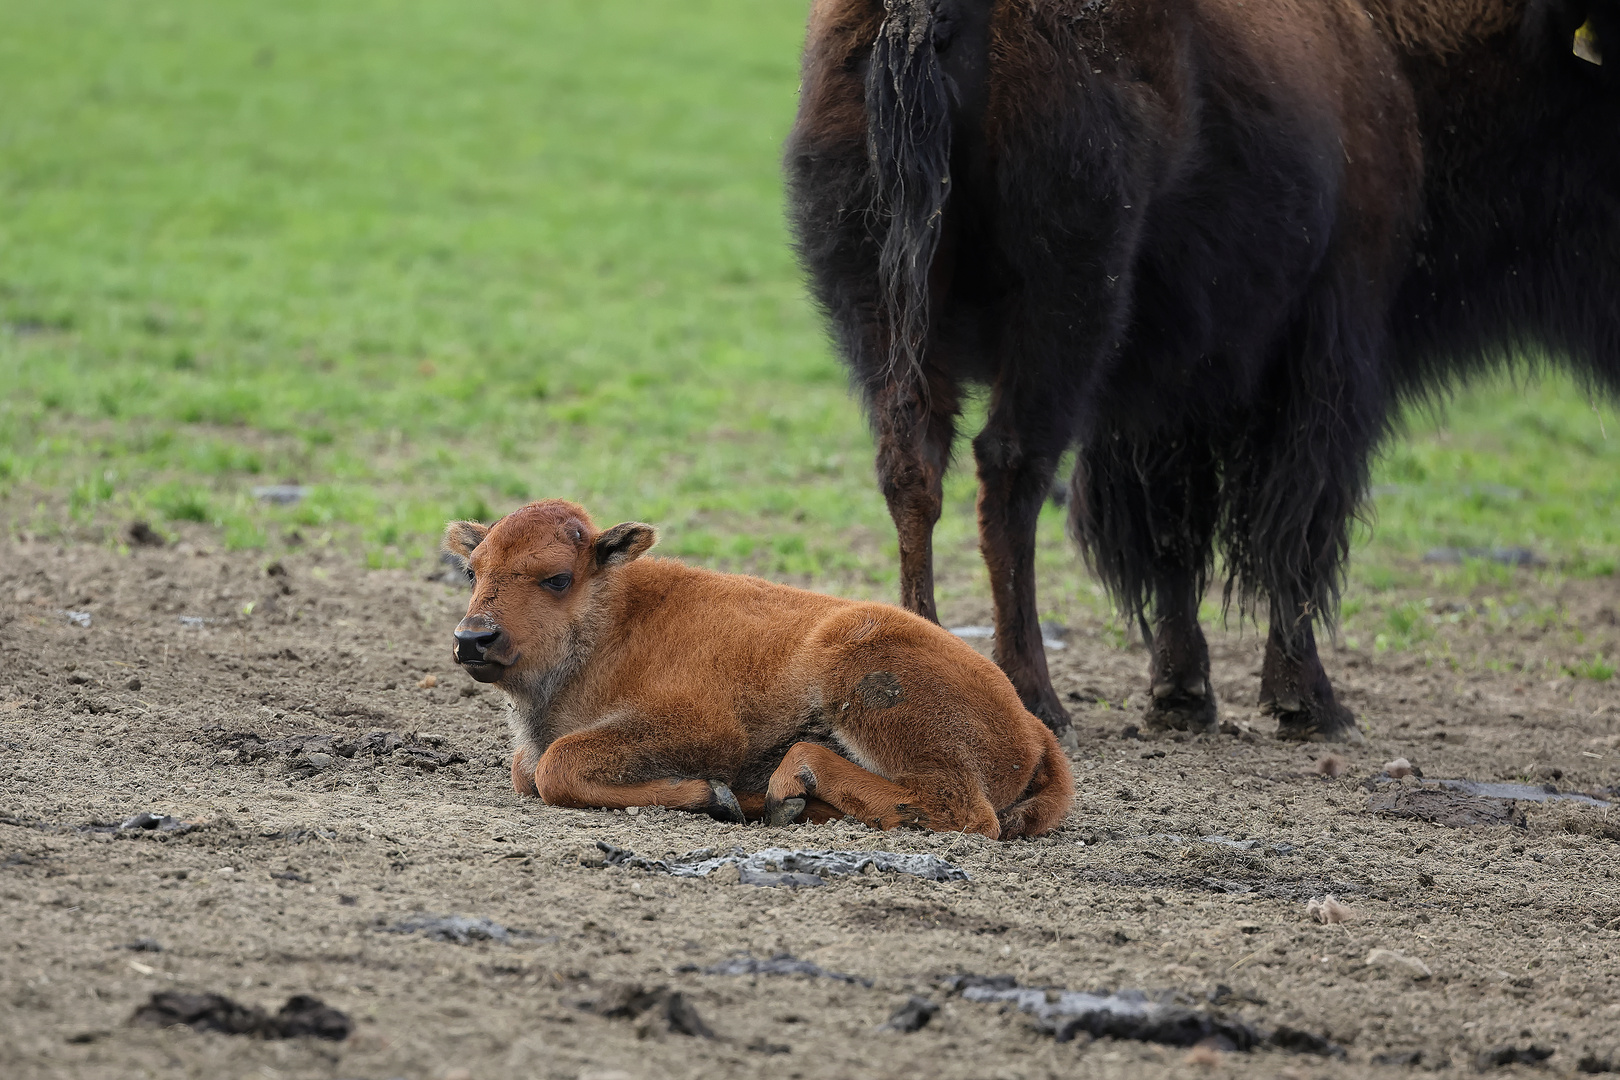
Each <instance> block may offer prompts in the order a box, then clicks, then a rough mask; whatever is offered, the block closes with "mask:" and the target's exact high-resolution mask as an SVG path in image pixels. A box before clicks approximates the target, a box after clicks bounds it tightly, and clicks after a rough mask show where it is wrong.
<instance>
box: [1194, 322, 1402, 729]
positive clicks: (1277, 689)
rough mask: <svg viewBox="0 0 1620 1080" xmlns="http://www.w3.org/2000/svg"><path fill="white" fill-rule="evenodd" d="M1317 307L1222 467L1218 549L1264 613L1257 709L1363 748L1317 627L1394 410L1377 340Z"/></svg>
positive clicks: (1333, 600) (1280, 723)
mask: <svg viewBox="0 0 1620 1080" xmlns="http://www.w3.org/2000/svg"><path fill="white" fill-rule="evenodd" d="M1352 295H1353V293H1352ZM1316 304H1317V309H1318V310H1317V314H1318V316H1319V317H1317V318H1315V319H1313V320H1311V322H1310V325H1309V329H1308V330H1307V331H1306V333H1305V335H1304V337H1303V344H1304V346H1305V347H1304V348H1303V349H1302V350H1300V352H1299V353H1298V354H1297V355H1294V356H1290V357H1287V358H1286V359H1284V360H1283V361H1282V362H1281V364H1280V366H1279V368H1278V370H1277V371H1276V372H1275V378H1274V379H1273V381H1272V386H1271V393H1270V395H1269V397H1270V400H1269V401H1263V402H1261V403H1260V406H1261V407H1260V408H1258V409H1256V410H1255V415H1256V422H1255V423H1254V424H1253V425H1252V427H1251V428H1250V430H1249V431H1248V432H1247V433H1246V434H1245V435H1244V436H1243V437H1242V438H1240V439H1239V440H1238V441H1237V443H1236V444H1235V445H1234V446H1233V448H1232V451H1231V452H1230V453H1229V454H1228V455H1227V458H1226V465H1227V472H1226V475H1225V478H1224V481H1225V482H1224V484H1223V496H1224V498H1225V500H1226V506H1225V513H1224V515H1223V517H1222V522H1221V529H1222V543H1223V547H1224V548H1225V551H1226V558H1227V562H1228V564H1229V565H1230V566H1231V567H1232V569H1233V571H1234V574H1235V576H1236V577H1237V578H1238V579H1239V580H1240V581H1241V582H1242V583H1243V590H1244V592H1245V593H1246V594H1247V595H1249V596H1253V595H1255V594H1257V593H1263V594H1264V595H1265V596H1266V597H1267V599H1268V601H1269V606H1270V614H1271V627H1270V630H1269V634H1268V637H1267V641H1266V657H1265V662H1264V664H1263V666H1262V669H1261V679H1260V706H1261V708H1262V709H1264V710H1265V711H1266V712H1268V713H1270V714H1271V715H1273V716H1275V717H1276V718H1277V737H1278V738H1281V739H1304V740H1312V741H1325V742H1362V741H1364V740H1363V737H1362V735H1361V732H1360V731H1359V730H1358V729H1357V728H1356V721H1355V717H1354V716H1353V715H1352V714H1351V712H1350V710H1348V709H1346V708H1345V707H1344V706H1343V705H1341V704H1339V702H1338V701H1337V700H1336V699H1335V697H1334V694H1333V686H1332V684H1331V683H1330V682H1329V681H1328V677H1327V674H1326V672H1324V671H1323V669H1322V661H1321V658H1320V657H1319V656H1318V655H1317V651H1316V635H1315V632H1314V627H1313V624H1314V623H1315V622H1317V621H1318V620H1322V619H1331V618H1332V617H1333V614H1334V610H1335V608H1336V606H1337V601H1338V589H1339V581H1340V580H1341V577H1342V574H1343V568H1344V564H1345V561H1346V559H1347V558H1348V557H1349V553H1350V522H1351V520H1352V518H1353V516H1354V514H1355V510H1356V506H1357V504H1358V502H1359V501H1360V498H1361V494H1362V492H1363V491H1364V490H1365V488H1366V483H1367V462H1368V458H1369V456H1370V454H1371V450H1372V447H1373V444H1374V443H1375V441H1376V439H1377V436H1378V434H1379V433H1380V432H1381V431H1382V429H1383V426H1384V415H1385V409H1386V408H1387V400H1386V398H1385V396H1384V395H1385V392H1386V391H1385V389H1384V387H1383V385H1382V382H1381V378H1380V368H1379V364H1380V361H1379V353H1378V348H1377V345H1376V339H1372V340H1371V341H1369V339H1368V337H1367V331H1366V330H1365V329H1363V328H1362V327H1361V325H1360V324H1358V323H1357V322H1356V321H1355V320H1354V319H1353V318H1350V317H1349V316H1350V315H1354V314H1356V309H1355V307H1354V305H1351V304H1348V303H1346V302H1342V300H1341V301H1340V302H1332V298H1331V297H1329V302H1325V303H1324V302H1322V301H1321V300H1320V299H1318V301H1316ZM1346 313H1348V315H1347V314H1346ZM1335 315H1337V316H1339V317H1338V318H1337V319H1335V318H1334V316H1335ZM1364 322H1366V323H1368V324H1373V325H1376V324H1374V323H1373V320H1372V319H1371V318H1370V317H1369V318H1367V319H1366V320H1364Z"/></svg>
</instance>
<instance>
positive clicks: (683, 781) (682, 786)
mask: <svg viewBox="0 0 1620 1080" xmlns="http://www.w3.org/2000/svg"><path fill="white" fill-rule="evenodd" d="M633 727H634V730H632V731H625V730H619V725H608V726H606V727H600V728H593V729H590V730H587V731H580V732H575V733H574V734H572V735H565V736H563V737H562V738H560V739H558V740H557V741H556V742H554V743H552V744H551V746H550V747H548V748H547V750H546V752H545V753H544V754H542V755H540V761H539V763H538V764H537V765H536V766H535V769H534V773H533V790H534V793H535V794H537V795H539V796H540V798H541V799H542V800H544V801H545V803H546V804H547V805H548V806H569V807H573V808H575V809H580V810H585V809H591V808H594V807H606V808H608V809H611V810H622V809H624V808H626V807H630V806H664V807H668V808H669V809H671V810H691V811H694V812H697V813H704V814H708V815H710V816H711V817H715V818H718V819H719V820H721V821H730V822H736V823H739V824H740V823H742V822H743V821H745V820H747V819H746V817H745V815H744V814H743V810H742V807H741V805H740V804H739V803H738V802H737V796H736V795H735V794H733V792H732V790H731V787H730V785H728V784H727V783H726V782H725V781H724V780H721V779H717V777H719V776H729V775H731V773H732V770H731V769H730V768H728V767H727V762H726V755H724V754H705V753H704V748H703V746H702V745H701V743H694V744H693V745H691V746H686V747H681V748H678V749H677V748H671V747H669V746H667V745H664V746H660V745H658V744H657V742H656V741H655V739H649V738H648V735H649V732H648V731H647V730H646V728H645V727H644V726H643V725H640V724H637V725H633ZM671 756H675V757H678V758H679V757H688V758H691V759H693V760H691V761H689V762H686V764H690V765H692V766H694V767H693V768H692V769H691V770H690V772H689V773H688V775H686V776H678V775H677V776H669V775H663V776H660V775H657V773H659V772H661V771H664V770H667V769H668V768H669V764H668V762H669V760H670V757H671ZM522 761H523V755H522V753H521V752H519V753H518V754H517V755H516V756H515V757H514V758H513V762H512V770H513V784H514V786H517V785H518V784H519V782H520V779H521V778H520V776H519V770H520V768H521V767H522ZM704 773H707V774H709V776H708V778H702V774H704ZM692 774H697V775H695V776H694V775H692ZM518 790H519V791H520V792H521V791H522V788H521V787H519V788H518Z"/></svg>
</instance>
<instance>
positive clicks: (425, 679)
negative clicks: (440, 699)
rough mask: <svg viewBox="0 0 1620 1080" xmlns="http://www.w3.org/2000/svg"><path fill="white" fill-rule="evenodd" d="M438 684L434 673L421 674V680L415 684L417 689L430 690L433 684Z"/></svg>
mask: <svg viewBox="0 0 1620 1080" xmlns="http://www.w3.org/2000/svg"><path fill="white" fill-rule="evenodd" d="M438 685H439V679H438V676H436V675H424V676H422V681H421V682H419V683H417V684H416V688H417V689H418V690H431V689H433V688H434V687H435V686H438Z"/></svg>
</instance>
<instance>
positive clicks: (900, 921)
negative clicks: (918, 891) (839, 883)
mask: <svg viewBox="0 0 1620 1080" xmlns="http://www.w3.org/2000/svg"><path fill="white" fill-rule="evenodd" d="M843 921H844V922H845V923H846V924H847V925H849V926H851V927H856V928H860V929H863V930H881V931H885V932H888V933H902V934H909V933H915V932H917V931H919V930H949V931H954V932H956V933H966V934H990V935H995V934H1005V933H1007V932H1008V931H1009V930H1011V929H1012V926H1011V924H1009V923H1006V922H1002V921H1000V920H997V919H985V918H981V917H979V916H976V915H965V914H962V913H960V912H957V911H953V910H951V909H950V908H948V907H945V906H943V905H940V904H897V903H879V902H873V903H864V904H856V905H855V906H854V907H852V908H850V910H849V912H848V914H846V915H845V916H844V919H843Z"/></svg>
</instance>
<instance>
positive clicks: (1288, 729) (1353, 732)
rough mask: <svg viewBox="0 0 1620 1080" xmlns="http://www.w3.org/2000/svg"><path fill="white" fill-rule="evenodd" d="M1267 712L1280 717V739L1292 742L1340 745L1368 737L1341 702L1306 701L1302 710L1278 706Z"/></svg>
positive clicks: (1362, 741)
mask: <svg viewBox="0 0 1620 1080" xmlns="http://www.w3.org/2000/svg"><path fill="white" fill-rule="evenodd" d="M1265 711H1266V712H1267V713H1269V714H1270V715H1272V716H1275V717H1276V718H1277V738H1279V739H1284V740H1287V741H1290V742H1338V743H1356V744H1358V745H1359V744H1362V743H1365V742H1366V741H1367V736H1365V735H1363V734H1362V733H1361V728H1360V727H1358V726H1357V725H1356V715H1355V713H1353V712H1351V711H1350V710H1349V709H1347V708H1345V707H1344V706H1343V705H1340V704H1339V703H1338V702H1337V701H1329V702H1321V701H1309V702H1303V703H1302V707H1301V708H1298V709H1281V708H1279V707H1277V706H1276V705H1270V706H1266V707H1265Z"/></svg>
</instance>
